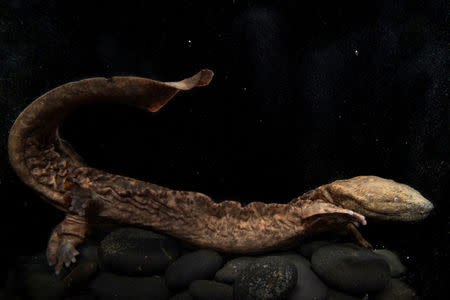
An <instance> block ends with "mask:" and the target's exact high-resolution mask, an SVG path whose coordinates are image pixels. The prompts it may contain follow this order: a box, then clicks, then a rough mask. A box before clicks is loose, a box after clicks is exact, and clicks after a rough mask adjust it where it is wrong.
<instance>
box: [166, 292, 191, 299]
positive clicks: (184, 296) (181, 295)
mask: <svg viewBox="0 0 450 300" xmlns="http://www.w3.org/2000/svg"><path fill="white" fill-rule="evenodd" d="M169 300H194V298H193V297H192V296H191V294H189V291H184V292H181V293H178V294H175V295H173V296H172V297H170V299H169Z"/></svg>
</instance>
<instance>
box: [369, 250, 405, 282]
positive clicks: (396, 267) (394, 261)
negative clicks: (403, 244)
mask: <svg viewBox="0 0 450 300" xmlns="http://www.w3.org/2000/svg"><path fill="white" fill-rule="evenodd" d="M373 252H374V253H375V254H378V255H380V256H381V257H382V258H383V259H384V260H385V261H386V262H387V263H388V265H389V268H390V270H391V277H400V276H401V275H403V274H405V272H406V267H405V266H404V265H403V264H402V262H401V261H400V259H399V258H398V256H397V254H395V253H394V252H392V251H389V250H387V249H376V250H374V251H373Z"/></svg>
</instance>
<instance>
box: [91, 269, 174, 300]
mask: <svg viewBox="0 0 450 300" xmlns="http://www.w3.org/2000/svg"><path fill="white" fill-rule="evenodd" d="M90 290H91V292H92V293H93V294H94V295H95V296H97V297H98V298H99V299H100V300H110V299H114V300H128V299H133V300H148V299H152V300H167V299H169V294H170V293H169V290H168V289H167V287H166V286H165V285H164V280H163V278H161V277H159V276H152V277H129V276H122V275H117V274H113V273H108V272H102V273H100V274H98V276H96V277H95V278H94V279H93V280H92V281H91V283H90Z"/></svg>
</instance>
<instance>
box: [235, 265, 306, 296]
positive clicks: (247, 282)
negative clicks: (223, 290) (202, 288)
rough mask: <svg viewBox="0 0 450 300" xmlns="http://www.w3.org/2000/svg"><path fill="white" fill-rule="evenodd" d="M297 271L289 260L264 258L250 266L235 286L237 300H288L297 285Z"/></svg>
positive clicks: (242, 273)
mask: <svg viewBox="0 0 450 300" xmlns="http://www.w3.org/2000/svg"><path fill="white" fill-rule="evenodd" d="M297 278H298V274H297V269H296V267H295V265H294V264H293V263H292V262H290V261H289V260H288V259H286V258H283V257H278V256H272V257H262V258H259V259H257V260H256V261H254V262H252V263H251V264H249V265H248V266H247V267H246V268H245V269H244V270H243V271H242V272H241V274H240V276H239V277H238V279H237V280H236V281H235V282H234V285H233V297H234V299H235V300H244V299H245V300H253V299H266V300H272V299H286V298H287V297H288V295H289V294H290V293H291V292H292V290H293V289H294V288H295V285H296V283H297Z"/></svg>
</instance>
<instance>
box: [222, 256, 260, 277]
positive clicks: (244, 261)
mask: <svg viewBox="0 0 450 300" xmlns="http://www.w3.org/2000/svg"><path fill="white" fill-rule="evenodd" d="M255 260H256V258H255V257H249V256H243V257H238V258H235V259H232V260H230V261H228V262H227V263H226V264H225V266H223V268H222V269H220V270H219V271H217V273H216V275H215V277H214V279H215V280H216V281H219V282H224V283H233V282H234V281H235V280H236V279H237V278H238V276H239V274H240V273H241V272H242V270H244V269H245V268H246V267H247V266H248V265H249V264H250V263H251V262H253V261H255Z"/></svg>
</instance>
